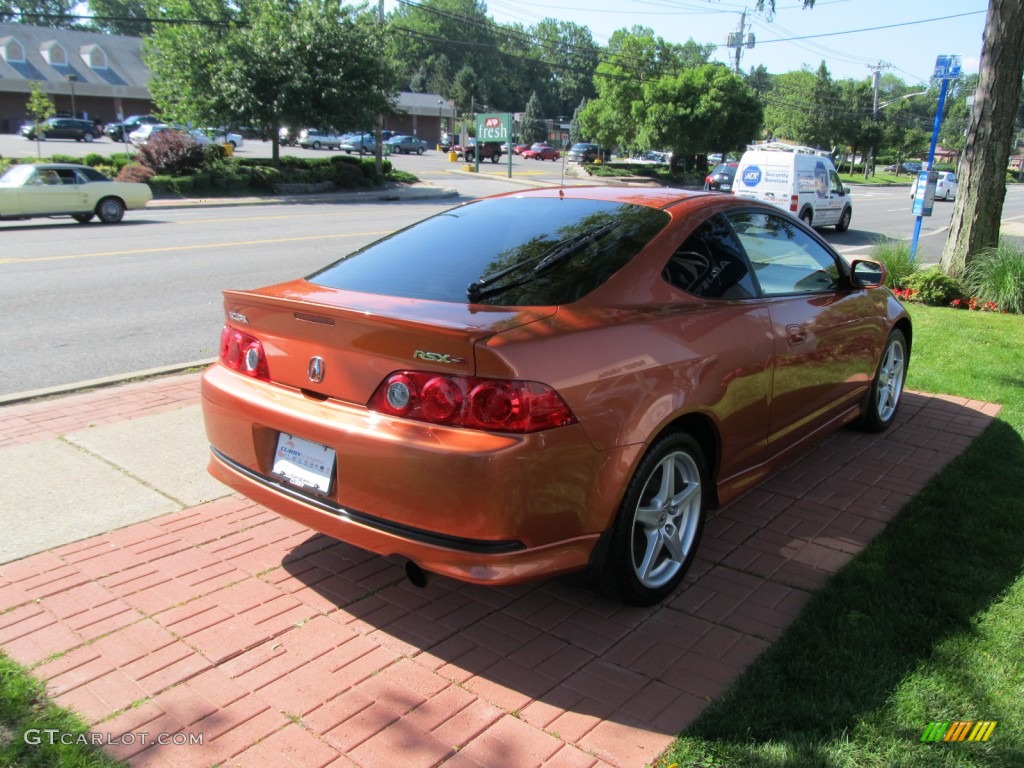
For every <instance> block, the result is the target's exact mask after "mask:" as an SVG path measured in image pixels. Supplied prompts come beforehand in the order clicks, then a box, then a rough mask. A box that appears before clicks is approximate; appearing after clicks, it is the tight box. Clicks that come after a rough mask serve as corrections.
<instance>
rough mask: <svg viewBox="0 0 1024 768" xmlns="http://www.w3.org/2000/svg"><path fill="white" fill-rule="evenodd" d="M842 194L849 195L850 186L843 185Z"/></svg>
mask: <svg viewBox="0 0 1024 768" xmlns="http://www.w3.org/2000/svg"><path fill="white" fill-rule="evenodd" d="M843 194H844V195H848V194H850V185H849V184H844V185H843Z"/></svg>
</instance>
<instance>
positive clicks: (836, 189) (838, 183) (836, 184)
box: [828, 171, 843, 195]
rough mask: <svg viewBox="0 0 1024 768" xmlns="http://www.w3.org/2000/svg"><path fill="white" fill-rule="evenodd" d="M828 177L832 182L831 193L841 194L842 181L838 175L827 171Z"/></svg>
mask: <svg viewBox="0 0 1024 768" xmlns="http://www.w3.org/2000/svg"><path fill="white" fill-rule="evenodd" d="M828 177H829V178H830V179H831V180H832V192H833V194H837V195H841V194H843V180H842V179H840V178H839V174H838V173H836V172H835V171H829V172H828Z"/></svg>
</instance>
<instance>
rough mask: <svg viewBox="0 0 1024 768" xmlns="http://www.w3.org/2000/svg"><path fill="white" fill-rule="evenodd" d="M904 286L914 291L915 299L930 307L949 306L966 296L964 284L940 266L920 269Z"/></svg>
mask: <svg viewBox="0 0 1024 768" xmlns="http://www.w3.org/2000/svg"><path fill="white" fill-rule="evenodd" d="M903 287H904V288H907V289H909V290H911V291H913V292H914V293H913V294H912V296H911V299H912V300H913V301H919V302H921V303H922V304H927V305H928V306H930V307H948V306H950V305H951V304H952V303H953V302H954V301H956V300H957V299H963V298H965V295H964V286H963V284H962V283H961V282H960V281H959V280H957V279H956V278H955V277H950V276H949V275H947V274H946V273H945V272H943V271H942V270H940V269H938V268H933V269H922V270H920V271H919V272H917V273H915V274H914V275H911V276H910V277H909V278H908V279H907V281H906V284H905V285H904V286H903Z"/></svg>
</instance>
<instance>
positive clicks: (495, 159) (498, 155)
mask: <svg viewBox="0 0 1024 768" xmlns="http://www.w3.org/2000/svg"><path fill="white" fill-rule="evenodd" d="M499 160H501V152H498V153H496V154H493V155H491V162H492V163H495V164H497V162H498V161H499Z"/></svg>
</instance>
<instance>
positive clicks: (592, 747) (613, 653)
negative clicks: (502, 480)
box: [0, 373, 998, 768]
mask: <svg viewBox="0 0 1024 768" xmlns="http://www.w3.org/2000/svg"><path fill="white" fill-rule="evenodd" d="M198 386H199V375H198V374H196V373H188V374H179V375H172V376H165V377H158V378H152V379H148V380H145V381H138V382H133V383H126V384H123V385H120V386H112V387H107V388H102V389H96V390H92V391H86V392H81V393H76V394H69V395H65V396H62V397H54V398H50V399H42V400H36V401H31V402H24V403H17V404H12V405H6V406H3V407H0V524H2V526H3V530H4V531H5V533H6V536H5V537H4V539H5V540H4V541H3V542H2V547H3V549H2V550H0V552H2V555H0V561H7V562H4V563H3V564H0V646H2V648H3V651H4V652H5V653H6V654H8V655H9V656H10V657H11V658H13V659H14V660H16V661H18V662H20V663H21V664H24V665H27V666H28V667H29V668H30V669H31V671H32V674H33V675H35V676H36V677H38V678H39V679H41V680H45V681H46V684H47V687H48V690H49V691H50V693H51V695H52V696H53V697H54V698H55V700H56V702H57V703H58V704H61V705H63V706H67V707H70V708H72V709H74V710H75V711H77V712H78V713H79V714H81V715H82V716H83V718H84V719H85V720H86V721H87V722H89V723H90V724H91V727H92V731H93V733H94V734H97V735H98V738H100V739H101V740H102V741H103V743H104V744H105V746H104V749H106V750H107V751H108V752H110V753H111V754H113V755H115V756H117V757H119V758H125V759H127V760H128V762H129V763H130V764H131V765H132V766H139V767H141V766H154V767H155V766H175V767H177V768H185V767H188V768H193V767H194V768H199V767H200V766H202V767H205V766H211V765H214V764H219V765H222V766H257V767H258V768H266V766H274V768H278V767H279V766H302V767H303V768H321V767H322V766H331V767H332V768H342V767H348V768H351V767H352V766H359V767H360V768H385V767H386V768H393V766H396V765H401V766H413V767H415V766H424V767H426V766H437V765H445V766H449V767H450V768H461V767H483V768H496V767H497V766H501V767H502V768H516V767H517V766H524V767H529V766H541V765H543V766H552V767H554V766H581V767H588V768H589V767H593V766H616V767H618V768H639V766H643V765H645V764H648V763H651V762H652V761H654V760H655V759H656V757H657V756H658V755H659V754H660V753H661V752H662V751H663V750H664V749H665V748H666V747H667V746H668V745H669V744H671V743H672V740H673V738H674V736H675V734H676V733H678V732H679V731H680V730H681V729H683V728H685V727H686V726H687V725H688V724H689V723H691V722H692V721H693V719H694V718H695V717H696V716H697V715H698V714H699V713H700V712H701V711H702V710H703V709H704V707H705V706H707V704H708V702H709V701H710V700H712V699H713V698H715V697H717V696H719V695H721V694H722V693H723V692H724V691H725V690H726V689H727V688H728V687H729V685H730V684H731V683H732V682H733V681H734V680H735V679H736V678H737V676H738V675H739V674H740V672H741V671H742V670H743V669H744V668H745V667H746V666H747V665H748V664H749V663H750V662H751V661H752V660H753V659H755V658H756V657H757V656H758V655H759V654H760V653H761V652H762V651H763V650H764V649H765V648H767V647H768V646H769V645H770V644H771V643H772V642H773V641H774V640H776V639H777V638H778V637H779V636H780V635H781V634H782V632H783V631H784V629H785V628H786V626H787V625H788V624H789V623H790V622H791V621H792V620H793V618H794V617H795V616H796V615H797V614H798V613H799V611H800V609H801V607H802V606H803V605H804V603H805V602H806V601H807V600H808V598H809V597H810V596H811V594H813V592H814V591H815V590H817V589H818V588H819V587H820V586H821V585H822V584H823V583H824V582H825V581H826V580H827V579H828V578H829V577H830V576H831V575H832V574H834V573H835V572H836V571H837V570H839V569H840V568H841V567H842V566H843V565H844V564H845V563H846V562H847V561H848V560H849V559H850V558H851V557H853V555H854V554H856V553H857V552H859V551H860V550H861V549H862V548H863V547H864V546H865V545H866V544H867V543H868V542H869V541H870V540H871V539H872V538H873V537H874V536H875V535H876V534H877V533H878V532H879V531H881V530H882V529H883V528H884V527H885V525H886V523H887V522H888V521H889V520H890V519H891V518H892V517H893V516H894V515H895V514H896V512H897V511H898V510H899V509H900V508H901V507H902V506H903V504H904V503H905V502H906V501H907V500H908V499H910V498H911V497H912V496H913V495H914V494H916V493H917V492H918V491H919V490H920V489H921V487H922V486H923V485H924V484H925V483H926V482H927V481H928V479H929V478H930V477H932V476H933V475H934V474H935V473H937V472H938V471H939V470H941V468H942V467H943V466H945V464H946V463H947V462H949V461H950V460H951V459H952V458H954V457H955V456H957V455H958V454H960V453H961V452H962V451H963V450H964V449H965V448H966V447H967V446H968V445H969V444H970V442H971V441H972V440H973V439H974V437H976V436H977V435H978V434H979V433H980V432H981V431H982V430H983V429H984V428H985V427H986V425H987V424H988V423H989V422H990V421H991V419H992V417H993V416H994V415H995V414H996V412H997V411H998V408H997V407H996V406H991V405H987V404H984V403H978V402H971V401H966V400H963V399H958V398H948V397H934V396H929V395H923V394H916V393H908V394H907V395H906V399H905V401H904V404H903V409H902V411H901V414H900V417H899V420H898V422H897V424H896V425H895V426H894V427H893V429H892V430H890V431H889V432H888V433H886V434H885V435H884V436H874V435H864V434H860V433H857V432H853V431H842V432H839V433H836V434H834V435H832V436H830V437H828V438H826V439H825V440H823V441H822V442H820V443H819V444H817V445H816V446H815V447H814V449H813V450H812V451H810V452H808V453H807V454H806V455H805V456H804V457H802V458H801V459H800V460H799V461H797V462H795V463H794V464H793V465H792V466H790V467H789V468H788V469H786V470H785V471H783V472H782V473H781V474H779V475H777V476H775V477H774V478H773V479H771V480H769V481H768V482H766V483H764V484H762V485H761V486H760V487H758V488H755V489H754V490H752V491H750V492H749V493H748V494H746V495H745V496H744V497H742V498H741V499H740V500H739V501H737V502H736V503H735V504H733V505H731V506H730V507H728V508H726V509H724V510H721V511H719V512H718V513H716V514H715V515H713V516H712V517H711V518H710V519H709V521H708V524H707V527H706V530H705V535H704V541H703V543H702V548H701V555H700V557H699V559H698V561H697V562H696V563H695V566H694V568H693V570H692V572H691V574H690V575H689V576H688V578H687V581H686V583H685V584H684V586H683V587H682V588H681V589H680V590H679V592H678V594H677V595H675V596H674V598H672V599H671V600H669V601H667V602H666V603H665V604H663V605H661V606H657V607H655V608H650V609H636V608H626V607H623V606H621V605H617V604H614V603H610V602H607V601H605V600H603V599H602V598H600V597H598V596H597V595H595V594H593V593H591V592H589V591H586V590H581V589H576V588H573V587H570V586H567V585H565V584H563V583H561V582H547V583H542V584H537V585H529V586H522V587H516V588H507V589H486V588H482V587H475V586H469V585H465V584H461V583H458V582H454V581H451V580H448V579H443V578H434V579H432V580H431V581H430V583H429V584H428V586H427V587H426V588H425V589H417V588H416V587H413V586H411V585H410V584H409V583H407V581H406V580H405V577H404V573H403V569H402V568H401V567H400V565H398V564H395V563H393V562H391V561H389V560H387V559H384V558H380V557H377V556H374V555H370V554H367V553H365V552H362V551H359V550H357V549H354V548H352V547H349V546H347V545H345V544H343V543H340V542H337V541H334V540H332V539H329V538H326V537H324V536H320V535H318V534H314V533H312V532H311V531H309V530H307V529H304V528H302V527H300V526H298V525H297V524H295V523H293V522H291V521H289V520H286V519H284V518H281V517H278V516H277V515H275V514H273V513H271V512H268V511H267V510H265V509H263V508H262V507H260V506H258V505H256V504H253V503H252V502H250V501H248V500H246V499H243V498H241V497H239V496H237V495H234V494H230V493H229V492H228V491H227V489H225V488H224V487H222V486H220V485H218V484H217V483H216V482H214V481H213V480H211V479H209V478H208V476H207V475H206V473H205V463H206V452H207V449H206V443H205V440H204V437H203V430H202V424H201V414H200V411H199V399H198ZM160 734H173V736H171V737H166V738H164V739H162V741H164V742H167V743H164V744H160V743H156V742H157V740H158V736H159V735H160ZM20 737H21V736H20V735H17V736H15V738H20ZM200 740H201V744H200V743H196V742H198V741H200ZM181 742H184V743H181Z"/></svg>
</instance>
